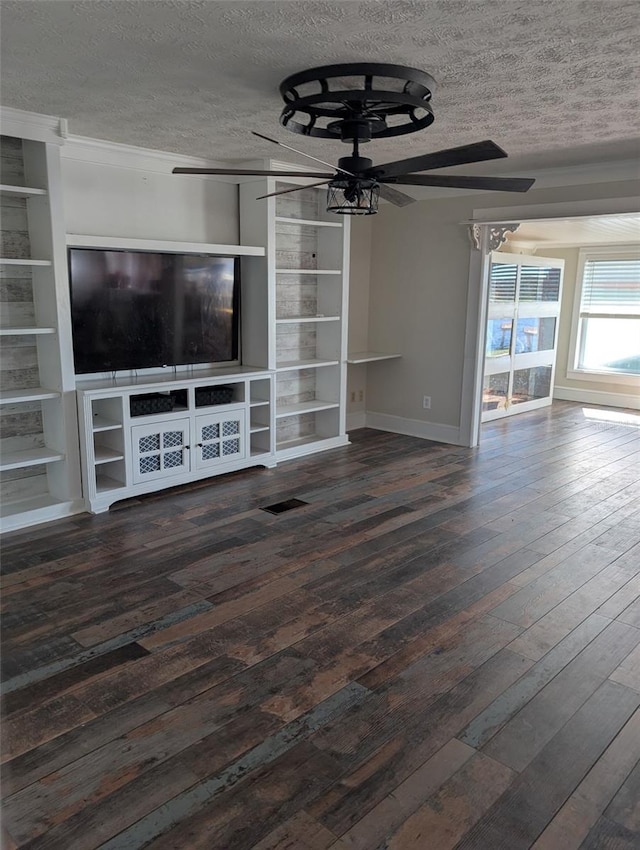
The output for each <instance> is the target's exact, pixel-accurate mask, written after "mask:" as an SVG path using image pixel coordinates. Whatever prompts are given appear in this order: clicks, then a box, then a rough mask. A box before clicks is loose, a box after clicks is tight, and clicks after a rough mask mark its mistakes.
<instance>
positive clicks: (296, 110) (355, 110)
mask: <svg viewBox="0 0 640 850" xmlns="http://www.w3.org/2000/svg"><path fill="white" fill-rule="evenodd" d="M434 87H435V80H434V79H433V77H431V75H430V74H427V73H425V72H424V71H419V70H418V69H416V68H407V67H404V66H403V65H389V64H381V63H347V64H342V65H325V66H323V67H321V68H311V69H310V70H308V71H303V72H301V73H299V74H293V75H292V76H290V77H287V78H286V79H285V80H283V81H282V83H281V84H280V94H281V95H282V98H283V100H284V103H285V106H284V109H283V110H282V113H281V115H280V123H281V124H282V125H283V126H284V127H287V128H288V129H289V130H291V131H293V132H294V133H299V134H300V135H303V136H315V137H320V138H325V139H326V138H328V139H340V140H341V141H342V142H345V143H347V144H351V145H352V153H351V156H343V157H341V158H340V159H339V160H338V165H337V166H333V165H331V164H330V163H328V162H325V161H324V160H322V159H318V158H317V157H315V156H311V155H310V154H306V153H304V152H303V151H299V150H297V149H296V148H293V147H291V146H290V145H286V144H284V142H279V141H277V140H276V139H272V138H270V137H269V136H265V135H263V134H262V133H256V132H254V131H252V132H253V135H254V136H258V137H259V138H261V139H265V140H266V141H268V142H272V143H273V144H275V145H279V146H280V147H283V148H286V149H287V150H290V151H294V152H295V153H297V154H300V155H301V156H304V157H307V158H308V159H312V160H314V161H315V162H318V163H320V164H321V165H325V166H327V167H328V168H330V169H331V172H325V171H296V170H290V171H268V170H259V169H257V170H256V169H236V168H174V169H173V173H174V174H219V175H234V176H238V177H278V178H282V179H286V178H287V177H296V178H299V177H307V178H321V179H319V180H318V182H316V183H312V184H310V185H311V186H323V185H326V186H327V211H328V212H335V213H341V214H348V215H372V214H373V213H376V212H377V211H378V197H379V196H380V197H382V198H384V199H385V200H387V201H390V202H391V203H392V204H395V205H396V206H399V207H403V206H406V205H407V204H412V203H414V201H415V198H412V197H410V196H409V195H407V194H405V193H404V192H400V191H398V189H396V188H394V187H395V186H397V185H406V186H441V187H447V188H451V189H485V190H489V191H494V192H526V191H527V190H528V189H530V188H531V186H532V185H533V183H534V180H532V179H530V178H524V177H479V176H463V175H458V174H456V175H453V174H446V175H432V174H417V173H415V172H422V171H431V170H433V169H437V168H448V167H451V166H456V165H464V164H467V163H471V162H484V161H485V160H490V159H499V158H501V157H506V156H507V154H506V152H505V151H504V150H503V149H502V148H501V147H500V146H499V145H497V144H495V142H492V141H489V140H486V141H482V142H475V143H473V144H469V145H462V146H460V147H457V148H447V149H446V150H441V151H436V152H434V153H426V154H422V155H421V156H414V157H409V158H408V159H401V160H398V161H397V162H386V163H383V164H382V165H376V166H374V164H373V161H372V160H371V159H369V158H367V157H364V156H361V155H360V145H361V144H364V143H366V142H369V141H371V140H372V139H376V138H388V137H390V136H399V135H405V134H407V133H413V132H416V131H418V130H422V129H423V128H425V127H428V126H429V125H430V124H432V123H433V121H434V114H433V109H432V108H431V103H430V101H431V95H432V92H433V89H434ZM303 117H304V120H302V118H303ZM308 186H309V184H306V185H304V186H302V185H301V186H294V187H292V188H289V189H282V190H280V191H277V192H270V193H269V194H267V195H260V198H269V197H271V196H273V195H284V194H287V193H289V192H297V191H300V190H301V189H304V188H308Z"/></svg>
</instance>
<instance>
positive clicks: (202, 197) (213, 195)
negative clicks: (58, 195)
mask: <svg viewBox="0 0 640 850" xmlns="http://www.w3.org/2000/svg"><path fill="white" fill-rule="evenodd" d="M88 157H92V159H89V158H88ZM103 158H104V159H108V161H101V159H103ZM118 159H120V162H118ZM175 164H178V163H175ZM180 164H181V165H182V164H183V163H182V162H181V163H180ZM171 167H172V163H171V159H170V157H169V156H168V155H167V158H166V160H161V159H160V158H159V157H157V156H156V157H155V158H153V159H151V158H148V157H146V156H145V155H144V154H143V153H142V152H141V153H140V154H139V155H137V154H135V153H129V152H124V153H122V154H121V155H120V156H118V153H116V155H114V154H113V153H112V152H109V153H108V155H107V154H106V153H105V154H104V156H103V153H102V151H101V149H97V150H93V149H89V150H87V149H85V148H83V147H82V145H81V144H79V143H71V144H70V145H65V146H63V148H62V181H63V201H64V209H65V226H66V231H67V233H77V234H86V235H90V236H115V237H117V236H127V237H131V238H137V239H167V240H176V241H183V242H209V243H220V244H226V245H237V244H238V242H239V236H238V233H239V219H238V187H237V185H235V184H233V183H221V182H218V181H215V180H208V179H202V178H199V177H189V176H183V175H173V174H171V173H170V172H171Z"/></svg>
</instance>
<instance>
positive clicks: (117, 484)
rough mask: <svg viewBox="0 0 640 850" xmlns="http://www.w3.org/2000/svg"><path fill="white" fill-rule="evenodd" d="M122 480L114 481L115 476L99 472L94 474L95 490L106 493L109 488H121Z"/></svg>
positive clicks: (122, 486)
mask: <svg viewBox="0 0 640 850" xmlns="http://www.w3.org/2000/svg"><path fill="white" fill-rule="evenodd" d="M124 486H125V485H124V484H123V483H122V481H116V479H115V478H110V477H109V476H108V475H105V474H104V473H101V474H100V475H96V491H97V492H98V493H108V492H111V490H121V489H123V488H124Z"/></svg>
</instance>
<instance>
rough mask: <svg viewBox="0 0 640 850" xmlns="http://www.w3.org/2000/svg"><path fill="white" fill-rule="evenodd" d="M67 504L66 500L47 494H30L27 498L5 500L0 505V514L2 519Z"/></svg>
mask: <svg viewBox="0 0 640 850" xmlns="http://www.w3.org/2000/svg"><path fill="white" fill-rule="evenodd" d="M67 504H68V502H65V501H63V500H61V499H56V498H54V497H53V496H50V495H48V494H44V495H42V496H31V497H30V498H28V499H19V500H17V501H15V502H7V503H6V504H3V505H2V506H1V507H0V515H1V516H2V518H3V519H8V518H9V517H15V516H20V515H21V514H28V513H32V512H34V511H41V510H47V508H54V507H57V506H63V505H67ZM61 516H62V514H61ZM55 518H56V517H55V516H54V517H52V519H55Z"/></svg>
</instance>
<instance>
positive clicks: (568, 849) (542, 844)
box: [532, 711, 640, 850]
mask: <svg viewBox="0 0 640 850" xmlns="http://www.w3.org/2000/svg"><path fill="white" fill-rule="evenodd" d="M634 766H637V774H638V783H636V784H637V787H636V789H635V791H636V792H640V712H638V711H636V712H635V713H634V714H633V716H632V717H631V718H630V719H629V721H628V722H627V724H626V725H625V726H624V727H623V728H622V729H621V730H620V732H619V733H618V735H617V737H616V738H614V740H613V741H612V742H611V744H610V745H609V746H608V747H607V749H606V750H605V751H604V753H603V754H602V756H601V757H600V759H598V761H597V762H596V763H595V764H594V766H593V767H592V768H591V770H590V771H589V773H588V774H587V775H586V777H585V778H584V779H583V780H582V782H581V783H580V784H579V785H578V787H577V788H576V789H575V791H574V792H573V793H572V794H571V796H570V797H569V799H568V800H567V801H566V802H565V804H564V805H563V806H562V808H561V809H560V810H559V811H558V813H557V814H556V816H555V817H554V818H553V820H552V821H551V822H550V823H549V824H548V826H547V827H546V828H545V830H544V832H543V833H542V835H540V837H539V838H538V839H537V841H536V842H535V844H533V846H532V850H556V848H557V847H562V848H563V850H578V848H579V847H580V845H581V844H582V842H583V841H584V839H585V838H586V837H587V835H588V833H589V830H590V829H591V828H592V827H593V826H595V824H596V822H597V821H598V818H599V817H600V816H601V815H602V814H603V813H604V812H605V809H606V808H607V804H608V803H609V802H610V801H611V799H612V797H613V796H614V795H615V793H616V790H617V789H618V788H619V787H620V786H621V785H622V783H623V782H625V780H626V781H627V783H628V784H627V789H626V791H625V792H624V793H623V792H622V790H621V791H620V792H619V793H618V795H617V797H616V800H617V802H616V803H615V805H614V803H613V802H612V803H611V805H610V806H609V808H608V810H607V816H608V817H609V818H610V819H612V820H615V821H616V822H617V823H620V824H622V825H623V826H626V827H628V828H630V829H640V795H636V796H635V802H636V806H635V808H636V809H637V810H638V819H637V823H634V818H633V815H632V814H631V812H630V809H629V805H628V803H629V800H630V799H631V798H632V796H633V795H634V793H633V792H634V789H633V785H634V780H632V779H631V777H630V776H629V773H630V772H631V771H632V770H633V768H634ZM623 787H624V786H623Z"/></svg>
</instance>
